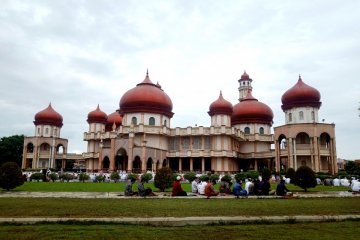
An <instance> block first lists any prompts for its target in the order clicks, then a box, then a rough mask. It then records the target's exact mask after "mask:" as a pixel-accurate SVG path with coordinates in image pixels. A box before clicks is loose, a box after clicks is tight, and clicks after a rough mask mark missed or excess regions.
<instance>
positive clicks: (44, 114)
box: [34, 103, 63, 127]
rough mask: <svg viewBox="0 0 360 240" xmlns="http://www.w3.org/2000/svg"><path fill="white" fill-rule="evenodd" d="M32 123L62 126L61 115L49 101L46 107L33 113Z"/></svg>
mask: <svg viewBox="0 0 360 240" xmlns="http://www.w3.org/2000/svg"><path fill="white" fill-rule="evenodd" d="M34 124H35V126H37V125H40V124H41V125H50V126H57V127H62V125H63V117H62V116H61V115H60V114H59V113H58V112H56V111H55V110H54V109H53V108H52V107H51V103H50V104H49V106H48V107H47V108H45V109H44V110H42V111H40V112H38V113H37V114H35V121H34Z"/></svg>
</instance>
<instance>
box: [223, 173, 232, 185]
mask: <svg viewBox="0 0 360 240" xmlns="http://www.w3.org/2000/svg"><path fill="white" fill-rule="evenodd" d="M221 179H222V180H224V181H225V182H228V183H231V181H232V177H231V176H230V175H229V174H225V175H224V176H223V177H222V178H221Z"/></svg>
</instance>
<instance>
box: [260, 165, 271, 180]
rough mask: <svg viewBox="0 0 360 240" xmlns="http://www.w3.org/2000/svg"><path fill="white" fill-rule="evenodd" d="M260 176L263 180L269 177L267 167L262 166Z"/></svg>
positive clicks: (269, 173)
mask: <svg viewBox="0 0 360 240" xmlns="http://www.w3.org/2000/svg"><path fill="white" fill-rule="evenodd" d="M261 178H262V180H263V181H268V180H269V179H270V178H271V171H270V169H268V168H264V169H263V170H262V173H261Z"/></svg>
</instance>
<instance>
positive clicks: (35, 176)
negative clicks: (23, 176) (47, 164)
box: [30, 172, 44, 182]
mask: <svg viewBox="0 0 360 240" xmlns="http://www.w3.org/2000/svg"><path fill="white" fill-rule="evenodd" d="M42 179H44V174H42V173H40V172H37V173H33V174H31V176H30V180H36V181H38V182H39V181H40V180H42Z"/></svg>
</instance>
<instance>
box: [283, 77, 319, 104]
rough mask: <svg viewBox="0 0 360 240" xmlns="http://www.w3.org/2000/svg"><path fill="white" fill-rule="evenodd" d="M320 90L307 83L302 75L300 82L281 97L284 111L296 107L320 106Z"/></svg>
mask: <svg viewBox="0 0 360 240" xmlns="http://www.w3.org/2000/svg"><path fill="white" fill-rule="evenodd" d="M320 98H321V95H320V92H319V91H318V90H316V89H315V88H313V87H310V86H309V85H307V84H305V83H304V82H303V81H302V79H301V76H299V80H298V82H297V83H296V84H295V85H294V86H293V87H292V88H290V89H289V90H287V91H286V92H285V93H284V94H283V95H282V97H281V102H282V106H281V108H282V109H283V111H285V110H288V109H291V108H294V107H316V108H320V106H321V102H320Z"/></svg>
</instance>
